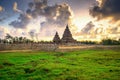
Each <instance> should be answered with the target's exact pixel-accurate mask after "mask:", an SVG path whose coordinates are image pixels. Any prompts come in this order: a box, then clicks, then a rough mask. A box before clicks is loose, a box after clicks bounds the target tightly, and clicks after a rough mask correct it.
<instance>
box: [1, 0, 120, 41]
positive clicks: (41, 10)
mask: <svg viewBox="0 0 120 80" xmlns="http://www.w3.org/2000/svg"><path fill="white" fill-rule="evenodd" d="M67 24H68V25H69V28H70V30H71V33H72V35H73V38H75V39H76V40H78V41H81V40H94V41H100V40H102V39H105V38H112V39H120V0H0V38H5V35H6V34H7V33H8V34H11V35H12V36H14V37H15V36H22V37H27V38H30V39H33V40H35V41H39V40H45V41H50V40H52V39H53V37H54V35H55V33H56V31H57V32H58V33H59V36H60V37H62V35H63V32H64V29H65V27H66V25H67Z"/></svg>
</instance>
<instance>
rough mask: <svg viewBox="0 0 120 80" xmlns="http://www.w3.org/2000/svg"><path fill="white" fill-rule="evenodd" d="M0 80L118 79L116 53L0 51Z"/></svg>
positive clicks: (118, 52)
mask: <svg viewBox="0 0 120 80" xmlns="http://www.w3.org/2000/svg"><path fill="white" fill-rule="evenodd" d="M0 80H120V50H94V49H89V50H76V51H70V52H69V51H68V52H41V51H40V52H39V51H32V52H0Z"/></svg>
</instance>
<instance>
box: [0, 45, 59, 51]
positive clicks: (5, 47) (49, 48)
mask: <svg viewBox="0 0 120 80" xmlns="http://www.w3.org/2000/svg"><path fill="white" fill-rule="evenodd" d="M57 48H58V45H55V44H41V43H39V44H37V43H31V44H0V51H5V50H44V51H55V50H56V49H57Z"/></svg>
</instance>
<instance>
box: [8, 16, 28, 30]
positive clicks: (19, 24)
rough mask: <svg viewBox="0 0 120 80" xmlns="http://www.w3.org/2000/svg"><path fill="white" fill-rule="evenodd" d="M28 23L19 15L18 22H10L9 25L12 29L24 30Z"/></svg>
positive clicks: (25, 18) (24, 17)
mask: <svg viewBox="0 0 120 80" xmlns="http://www.w3.org/2000/svg"><path fill="white" fill-rule="evenodd" d="M28 23H29V19H28V18H27V17H26V16H25V15H24V14H20V16H19V18H18V20H15V21H12V22H11V23H10V24H9V25H11V26H13V27H14V28H21V29H23V28H26V26H27V24H28Z"/></svg>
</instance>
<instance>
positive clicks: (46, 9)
mask: <svg viewBox="0 0 120 80" xmlns="http://www.w3.org/2000/svg"><path fill="white" fill-rule="evenodd" d="M47 2H48V0H34V2H30V3H29V4H28V6H29V9H27V10H26V13H23V11H21V10H19V9H18V7H17V3H16V2H15V3H14V6H13V10H14V11H16V12H19V13H20V14H21V15H20V17H19V18H18V20H15V21H13V22H11V23H10V25H12V26H13V27H15V28H25V27H26V25H28V24H29V20H30V19H36V18H37V17H39V16H43V17H45V18H46V23H47V24H48V23H50V24H51V23H52V24H57V25H58V26H61V27H62V26H64V25H66V24H67V23H68V21H69V19H70V18H71V16H72V13H71V10H70V7H69V6H68V5H67V4H59V5H58V4H56V5H53V6H48V3H47ZM40 24H41V23H40Z"/></svg>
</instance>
